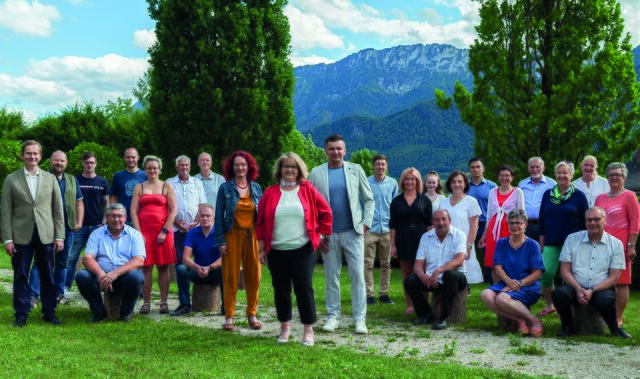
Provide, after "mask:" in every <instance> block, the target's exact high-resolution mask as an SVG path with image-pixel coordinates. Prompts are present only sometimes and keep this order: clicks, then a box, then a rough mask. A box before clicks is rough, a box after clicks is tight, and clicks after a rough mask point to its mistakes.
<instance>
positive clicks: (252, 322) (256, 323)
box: [248, 316, 262, 330]
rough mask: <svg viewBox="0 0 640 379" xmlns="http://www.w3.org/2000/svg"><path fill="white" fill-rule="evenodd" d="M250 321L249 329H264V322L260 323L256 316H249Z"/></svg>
mask: <svg viewBox="0 0 640 379" xmlns="http://www.w3.org/2000/svg"><path fill="white" fill-rule="evenodd" d="M248 323H249V329H252V330H260V329H262V324H261V323H260V321H258V320H257V319H256V316H253V317H249V320H248Z"/></svg>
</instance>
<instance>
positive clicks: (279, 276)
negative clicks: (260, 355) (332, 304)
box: [256, 153, 332, 346]
mask: <svg viewBox="0 0 640 379" xmlns="http://www.w3.org/2000/svg"><path fill="white" fill-rule="evenodd" d="M307 176H308V172H307V166H306V165H305V163H304V161H303V160H302V158H300V157H299V156H298V155H297V154H295V153H287V154H284V155H282V156H281V157H280V158H278V160H277V161H276V164H275V169H274V174H273V178H274V180H275V182H276V183H277V184H275V185H273V186H271V187H269V188H267V189H266V191H265V192H264V195H263V196H262V199H260V203H259V205H258V222H257V226H256V233H257V238H258V243H259V244H260V247H259V253H260V255H259V256H260V262H261V263H262V264H268V265H269V271H270V272H271V283H272V285H273V297H274V301H275V304H276V313H277V317H278V320H279V321H280V336H279V337H278V342H280V343H286V342H288V341H289V334H290V327H291V318H292V314H291V313H292V312H291V284H292V283H293V291H294V292H295V294H296V300H297V302H298V312H300V320H301V321H302V324H303V325H304V335H303V338H302V343H303V344H304V345H306V346H312V345H313V343H314V337H313V324H314V323H315V322H316V321H317V319H318V318H317V315H316V303H315V298H314V296H313V285H312V276H313V269H314V266H315V262H316V254H315V251H316V249H317V248H318V245H319V243H320V238H321V236H324V235H330V234H331V222H332V218H331V208H330V207H329V204H327V202H326V201H325V200H324V198H323V197H322V195H320V193H319V192H318V191H317V190H316V189H315V187H314V186H313V185H312V184H311V183H310V182H308V181H307V180H306V179H307Z"/></svg>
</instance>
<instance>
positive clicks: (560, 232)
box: [538, 189, 589, 247]
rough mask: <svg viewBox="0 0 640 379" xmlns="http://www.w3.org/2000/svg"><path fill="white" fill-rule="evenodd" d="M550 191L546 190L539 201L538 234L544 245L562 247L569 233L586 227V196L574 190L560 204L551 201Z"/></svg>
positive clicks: (587, 202) (587, 206)
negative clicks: (542, 238)
mask: <svg viewBox="0 0 640 379" xmlns="http://www.w3.org/2000/svg"><path fill="white" fill-rule="evenodd" d="M551 191H552V190H546V191H545V193H544V194H543V195H542V202H541V203H540V218H539V219H538V220H539V222H540V224H539V226H540V235H541V236H544V246H557V247H562V245H563V244H564V240H565V239H566V238H567V236H568V235H569V234H571V233H575V232H579V231H581V230H585V229H586V228H587V226H586V223H585V219H584V214H585V212H586V211H587V209H589V201H588V200H587V196H586V195H585V194H584V193H583V192H582V191H580V190H577V189H576V190H575V191H574V192H573V195H571V197H570V198H569V199H567V201H565V202H564V203H562V204H560V205H554V204H552V203H551Z"/></svg>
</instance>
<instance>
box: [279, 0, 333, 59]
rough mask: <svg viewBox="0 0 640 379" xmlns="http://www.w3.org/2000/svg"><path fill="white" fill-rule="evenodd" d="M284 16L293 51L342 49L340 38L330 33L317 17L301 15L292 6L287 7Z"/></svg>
mask: <svg viewBox="0 0 640 379" xmlns="http://www.w3.org/2000/svg"><path fill="white" fill-rule="evenodd" d="M285 15H286V16H287V18H288V19H289V25H290V26H291V28H290V30H291V45H292V46H293V48H294V49H296V50H306V49H313V48H316V47H320V48H323V49H339V48H342V47H344V42H343V41H342V38H340V37H339V36H338V35H336V34H334V33H333V32H331V31H330V30H329V29H328V28H327V27H326V26H325V25H324V22H323V21H322V19H321V18H320V17H319V16H317V15H314V14H306V13H303V12H302V11H301V10H300V9H298V8H296V7H294V6H292V5H289V6H287V8H286V9H285Z"/></svg>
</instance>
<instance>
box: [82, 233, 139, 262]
mask: <svg viewBox="0 0 640 379" xmlns="http://www.w3.org/2000/svg"><path fill="white" fill-rule="evenodd" d="M84 253H85V254H87V255H90V256H92V257H94V258H95V259H96V261H97V262H98V264H99V265H100V268H102V270H103V271H104V272H111V271H113V270H115V269H117V268H118V267H120V266H122V265H124V264H125V263H127V262H129V261H130V260H131V258H133V257H143V258H146V256H147V254H146V251H145V248H144V238H143V237H142V234H140V232H139V231H137V230H135V229H134V228H132V227H130V226H129V225H125V226H124V230H123V231H122V233H120V235H119V236H118V238H116V239H113V237H112V236H111V233H109V229H108V226H107V225H105V226H102V227H100V228H98V229H96V230H94V231H93V232H92V233H91V235H90V236H89V241H88V242H87V247H86V248H85V250H84Z"/></svg>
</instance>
